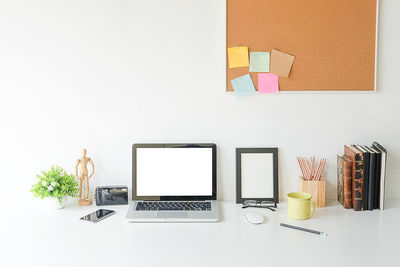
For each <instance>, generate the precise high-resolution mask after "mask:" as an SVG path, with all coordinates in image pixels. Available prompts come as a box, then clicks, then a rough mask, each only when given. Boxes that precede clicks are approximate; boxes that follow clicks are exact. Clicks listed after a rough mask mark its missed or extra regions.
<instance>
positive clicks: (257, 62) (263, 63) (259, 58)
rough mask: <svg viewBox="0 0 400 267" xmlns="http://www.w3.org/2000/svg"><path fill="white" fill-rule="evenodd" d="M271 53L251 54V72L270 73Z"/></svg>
mask: <svg viewBox="0 0 400 267" xmlns="http://www.w3.org/2000/svg"><path fill="white" fill-rule="evenodd" d="M269 60H270V53H269V52H250V70H249V71H250V72H269Z"/></svg>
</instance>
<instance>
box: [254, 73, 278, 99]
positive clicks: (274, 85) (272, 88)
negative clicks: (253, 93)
mask: <svg viewBox="0 0 400 267" xmlns="http://www.w3.org/2000/svg"><path fill="white" fill-rule="evenodd" d="M258 92H259V93H266V94H274V93H278V92H279V85H278V75H276V74H273V73H259V74H258Z"/></svg>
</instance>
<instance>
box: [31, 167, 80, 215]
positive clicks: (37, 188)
mask: <svg viewBox="0 0 400 267" xmlns="http://www.w3.org/2000/svg"><path fill="white" fill-rule="evenodd" d="M36 178H37V179H38V182H37V183H36V184H34V185H33V186H32V189H31V192H32V193H33V196H34V197H40V198H41V199H45V198H46V199H48V200H49V201H50V202H52V205H53V207H54V208H56V209H62V208H64V204H65V202H66V200H67V197H77V196H78V192H79V185H78V182H77V181H76V180H75V177H74V176H73V175H72V174H71V175H70V174H67V172H66V171H64V170H63V169H62V168H61V167H58V166H53V167H51V169H50V170H48V171H42V172H41V174H38V175H37V176H36Z"/></svg>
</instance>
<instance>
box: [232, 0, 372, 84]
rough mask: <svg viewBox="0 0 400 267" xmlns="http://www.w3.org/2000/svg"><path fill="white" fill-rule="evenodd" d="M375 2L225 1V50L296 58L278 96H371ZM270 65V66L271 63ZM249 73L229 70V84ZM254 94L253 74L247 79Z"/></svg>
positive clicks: (303, 0)
mask: <svg viewBox="0 0 400 267" xmlns="http://www.w3.org/2000/svg"><path fill="white" fill-rule="evenodd" d="M378 7H379V0H351V1H349V0H324V1H315V0H301V1H298V0H246V1H243V0H227V32H226V33H227V38H226V46H227V50H228V47H235V46H248V47H249V51H272V49H277V50H280V51H282V52H285V53H288V54H291V55H294V56H295V60H294V64H293V66H292V69H291V72H290V75H289V78H287V79H286V78H282V77H279V90H280V91H376V54H377V53H376V51H377V35H378V33H377V31H378V30H377V29H378V27H377V25H378ZM271 64H273V62H271ZM247 73H249V68H248V67H244V68H232V69H230V68H229V65H228V57H227V58H226V78H227V79H226V91H233V88H232V85H231V80H232V79H234V78H236V77H239V76H241V75H244V74H247ZM250 75H251V77H252V80H253V83H254V85H255V87H256V89H257V90H258V88H257V87H258V84H257V73H250Z"/></svg>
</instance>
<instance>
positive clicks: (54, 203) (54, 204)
mask: <svg viewBox="0 0 400 267" xmlns="http://www.w3.org/2000/svg"><path fill="white" fill-rule="evenodd" d="M43 201H44V202H45V205H46V207H47V208H48V209H50V210H59V209H63V208H64V205H65V202H66V201H67V197H62V198H61V204H60V202H58V199H57V198H55V197H47V198H45V199H43Z"/></svg>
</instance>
